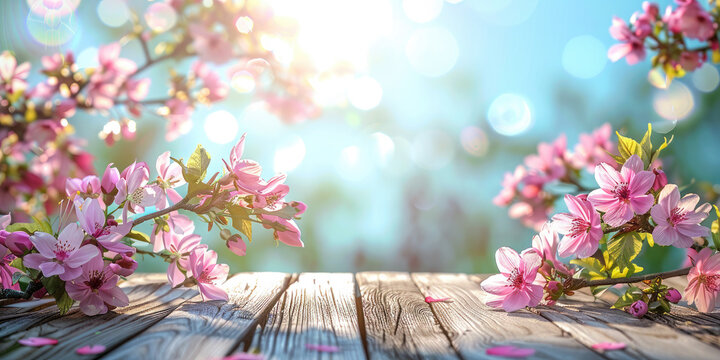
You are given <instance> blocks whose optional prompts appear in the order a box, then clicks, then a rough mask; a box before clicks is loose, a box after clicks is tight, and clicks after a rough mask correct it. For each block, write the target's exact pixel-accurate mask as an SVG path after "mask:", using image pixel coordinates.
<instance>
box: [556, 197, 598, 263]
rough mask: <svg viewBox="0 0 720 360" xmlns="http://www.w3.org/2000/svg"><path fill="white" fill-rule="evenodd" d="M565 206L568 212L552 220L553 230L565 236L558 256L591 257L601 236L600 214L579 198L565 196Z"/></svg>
mask: <svg viewBox="0 0 720 360" xmlns="http://www.w3.org/2000/svg"><path fill="white" fill-rule="evenodd" d="M565 204H566V205H567V207H568V210H569V211H570V212H569V213H560V214H557V215H555V216H553V218H552V220H553V223H552V224H553V228H554V229H555V230H556V231H557V232H559V233H561V234H564V235H565V236H563V238H562V240H561V241H560V247H559V254H560V256H561V257H569V256H577V257H580V258H585V257H588V256H592V255H593V254H594V253H595V251H597V249H598V246H599V244H600V239H601V238H602V236H603V231H602V228H601V227H600V214H598V213H597V211H595V208H593V206H592V204H591V203H590V202H589V201H587V200H584V199H582V198H580V197H579V196H572V195H570V194H567V195H565Z"/></svg>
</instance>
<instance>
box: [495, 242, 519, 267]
mask: <svg viewBox="0 0 720 360" xmlns="http://www.w3.org/2000/svg"><path fill="white" fill-rule="evenodd" d="M495 262H496V263H497V267H498V270H500V273H502V274H510V273H511V272H513V270H516V269H517V268H518V267H519V266H520V255H518V253H517V251H515V250H513V249H511V248H509V247H501V248H499V249H497V251H496V252H495Z"/></svg>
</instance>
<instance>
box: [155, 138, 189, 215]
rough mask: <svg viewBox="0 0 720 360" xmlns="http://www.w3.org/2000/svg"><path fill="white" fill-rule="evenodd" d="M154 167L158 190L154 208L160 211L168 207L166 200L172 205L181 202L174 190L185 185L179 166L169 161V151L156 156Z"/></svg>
mask: <svg viewBox="0 0 720 360" xmlns="http://www.w3.org/2000/svg"><path fill="white" fill-rule="evenodd" d="M155 167H156V168H157V171H158V177H157V181H158V188H159V191H158V194H157V197H156V198H157V200H156V202H155V208H157V209H158V210H162V209H165V208H166V207H168V206H169V202H168V198H169V199H170V201H172V202H174V203H177V202H179V201H180V200H182V196H180V194H178V192H177V191H175V188H176V187H180V186H183V185H185V178H183V175H182V168H181V167H180V165H179V164H177V163H176V162H174V161H172V160H170V152H169V151H166V152H164V153H162V154H160V156H158V158H157V162H156V163H155Z"/></svg>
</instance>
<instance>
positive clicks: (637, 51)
mask: <svg viewBox="0 0 720 360" xmlns="http://www.w3.org/2000/svg"><path fill="white" fill-rule="evenodd" d="M610 35H612V37H613V38H615V39H616V40H618V41H620V42H621V43H620V44H615V45H613V46H611V47H610V49H609V50H608V58H609V59H610V61H612V62H615V61H618V60H620V59H622V58H625V60H626V61H627V63H628V65H634V64H637V63H639V62H640V61H642V60H644V59H645V44H644V41H645V38H641V37H639V36H637V35H635V33H633V32H632V31H631V30H630V28H629V27H628V25H627V23H625V20H623V19H620V18H618V17H613V20H612V26H611V27H610Z"/></svg>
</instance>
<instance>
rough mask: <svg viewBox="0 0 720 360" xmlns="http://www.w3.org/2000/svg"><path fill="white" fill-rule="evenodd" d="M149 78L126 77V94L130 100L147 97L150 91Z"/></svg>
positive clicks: (134, 100) (137, 100)
mask: <svg viewBox="0 0 720 360" xmlns="http://www.w3.org/2000/svg"><path fill="white" fill-rule="evenodd" d="M150 81H151V80H150V78H143V79H137V80H136V79H128V81H127V84H126V87H127V96H128V99H129V100H130V101H133V102H140V101H142V100H143V99H145V97H147V95H148V92H150Z"/></svg>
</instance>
